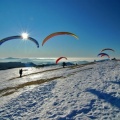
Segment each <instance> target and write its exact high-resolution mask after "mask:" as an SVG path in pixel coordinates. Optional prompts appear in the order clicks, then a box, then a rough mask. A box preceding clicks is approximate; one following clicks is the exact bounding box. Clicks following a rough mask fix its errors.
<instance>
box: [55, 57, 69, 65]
mask: <svg viewBox="0 0 120 120" xmlns="http://www.w3.org/2000/svg"><path fill="white" fill-rule="evenodd" d="M63 58H65V59H66V60H67V58H66V57H59V58H57V60H56V64H57V63H58V62H59V61H60V60H61V59H63Z"/></svg>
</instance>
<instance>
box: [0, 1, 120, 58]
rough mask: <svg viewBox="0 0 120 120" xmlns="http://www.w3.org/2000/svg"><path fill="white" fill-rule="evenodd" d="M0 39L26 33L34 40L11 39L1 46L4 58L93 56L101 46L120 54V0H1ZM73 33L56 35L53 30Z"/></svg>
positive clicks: (1, 55) (108, 52) (95, 55)
mask: <svg viewBox="0 0 120 120" xmlns="http://www.w3.org/2000/svg"><path fill="white" fill-rule="evenodd" d="M0 15H1V17H0V28H1V30H0V32H1V34H0V39H3V38H6V37H9V36H14V35H21V33H23V32H27V33H28V34H29V36H30V37H32V38H34V39H36V40H37V41H38V43H39V45H40V47H39V48H37V47H36V45H35V44H34V43H33V42H31V41H29V40H28V41H25V40H22V39H14V40H10V41H7V42H5V43H3V44H2V45H1V46H0V58H4V57H23V58H24V57H25V58H26V57H30V58H31V57H39V58H40V57H60V56H66V57H83V58H95V57H97V55H98V54H99V53H100V51H101V50H102V49H104V48H112V49H114V50H115V52H112V51H106V53H107V54H109V55H110V56H111V57H116V58H119V56H120V47H119V45H120V1H119V0H0ZM61 31H66V32H72V33H74V34H76V35H77V36H78V37H79V39H76V38H74V37H73V36H69V35H61V36H60V35H59V36H55V37H53V38H51V39H49V41H47V42H46V43H45V44H44V45H43V46H42V41H43V40H44V39H45V37H46V36H48V35H49V34H51V33H54V32H61Z"/></svg>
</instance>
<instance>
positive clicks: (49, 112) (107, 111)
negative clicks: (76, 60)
mask: <svg viewBox="0 0 120 120" xmlns="http://www.w3.org/2000/svg"><path fill="white" fill-rule="evenodd" d="M26 69H27V70H26V71H24V76H23V77H22V78H19V77H18V70H19V69H11V70H5V71H0V101H1V102H0V120H6V119H10V120H92V119H94V120H119V119H120V74H119V73H120V62H118V61H106V62H99V63H96V64H91V65H86V66H83V67H80V66H76V67H66V68H62V67H61V66H57V67H55V66H54V67H46V68H40V69H35V68H26ZM40 81H43V83H42V84H40V83H41V82H40ZM48 81H49V82H48Z"/></svg>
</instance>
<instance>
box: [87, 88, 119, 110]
mask: <svg viewBox="0 0 120 120" xmlns="http://www.w3.org/2000/svg"><path fill="white" fill-rule="evenodd" d="M87 92H90V93H92V94H94V95H96V96H97V97H98V98H99V99H103V100H105V101H106V102H108V103H110V104H111V105H112V106H115V107H117V108H119V109H120V98H117V97H114V96H112V95H111V94H108V93H104V92H101V91H98V90H95V89H87Z"/></svg>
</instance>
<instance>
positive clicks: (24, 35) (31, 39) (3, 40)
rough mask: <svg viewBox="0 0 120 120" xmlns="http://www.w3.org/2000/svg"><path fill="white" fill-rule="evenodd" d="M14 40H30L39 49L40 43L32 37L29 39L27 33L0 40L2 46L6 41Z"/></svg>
mask: <svg viewBox="0 0 120 120" xmlns="http://www.w3.org/2000/svg"><path fill="white" fill-rule="evenodd" d="M13 39H28V40H30V41H32V42H33V43H35V44H36V45H37V47H38V48H39V43H38V41H37V40H35V39H34V38H32V37H29V36H28V34H26V33H23V34H22V35H17V36H10V37H6V38H3V39H2V40H0V45H1V44H3V43H4V42H6V41H9V40H13Z"/></svg>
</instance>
